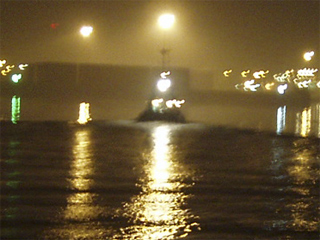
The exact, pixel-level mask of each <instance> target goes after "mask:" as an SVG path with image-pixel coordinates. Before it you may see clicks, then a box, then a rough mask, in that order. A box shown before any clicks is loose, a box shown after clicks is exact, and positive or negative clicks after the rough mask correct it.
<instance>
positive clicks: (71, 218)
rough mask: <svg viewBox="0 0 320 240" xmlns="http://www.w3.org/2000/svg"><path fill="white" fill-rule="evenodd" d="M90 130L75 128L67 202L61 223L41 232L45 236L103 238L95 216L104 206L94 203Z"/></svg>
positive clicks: (103, 211) (102, 229)
mask: <svg viewBox="0 0 320 240" xmlns="http://www.w3.org/2000/svg"><path fill="white" fill-rule="evenodd" d="M90 134H91V132H90V130H89V129H86V128H79V129H76V132H75V139H74V144H73V149H72V152H73V158H74V159H73V161H72V163H71V168H70V171H69V178H68V181H69V183H70V188H71V190H72V193H71V194H70V195H69V196H68V197H67V206H66V208H65V209H64V210H63V211H62V212H61V214H60V216H59V218H60V217H62V220H63V223H64V224H63V225H61V227H59V228H57V229H51V230H50V231H47V232H45V239H105V238H106V237H105V236H106V234H107V230H106V229H105V228H104V227H103V226H102V225H101V223H100V222H99V219H100V217H101V216H102V215H104V214H106V213H105V208H103V207H101V206H99V205H97V203H96V201H97V198H98V197H99V195H98V194H96V193H94V192H93V191H92V187H93V186H94V184H95V183H94V179H93V176H94V173H95V164H94V156H93V147H92V139H91V136H90Z"/></svg>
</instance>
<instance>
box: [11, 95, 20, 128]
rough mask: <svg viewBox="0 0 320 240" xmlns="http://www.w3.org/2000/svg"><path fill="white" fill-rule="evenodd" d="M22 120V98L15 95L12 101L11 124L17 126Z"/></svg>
mask: <svg viewBox="0 0 320 240" xmlns="http://www.w3.org/2000/svg"><path fill="white" fill-rule="evenodd" d="M19 120H20V97H17V96H16V95H14V96H13V97H12V100H11V122H12V123H13V124H17V123H18V121H19Z"/></svg>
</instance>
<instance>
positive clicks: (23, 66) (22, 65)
mask: <svg viewBox="0 0 320 240" xmlns="http://www.w3.org/2000/svg"><path fill="white" fill-rule="evenodd" d="M26 67H28V64H19V69H20V70H24V69H25V68H26Z"/></svg>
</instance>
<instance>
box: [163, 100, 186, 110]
mask: <svg viewBox="0 0 320 240" xmlns="http://www.w3.org/2000/svg"><path fill="white" fill-rule="evenodd" d="M184 103H185V100H184V99H183V100H177V99H173V100H168V101H166V105H167V107H168V108H173V106H175V107H176V108H181V105H182V104H184Z"/></svg>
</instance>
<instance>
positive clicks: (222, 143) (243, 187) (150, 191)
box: [0, 104, 320, 240]
mask: <svg viewBox="0 0 320 240" xmlns="http://www.w3.org/2000/svg"><path fill="white" fill-rule="evenodd" d="M225 109H229V110H230V109H232V108H225ZM249 109H250V110H249ZM294 109H295V108H294ZM297 109H298V110H299V111H298V112H296V111H295V110H293V109H292V108H291V107H288V106H287V107H285V106H280V107H279V108H277V109H276V111H275V112H274V108H272V111H271V112H273V115H270V114H268V113H270V111H267V110H265V112H264V114H261V113H260V114H259V116H260V117H258V119H260V120H259V121H258V122H259V125H258V126H256V125H254V126H253V123H252V122H250V120H248V119H250V118H244V117H243V118H242V119H241V118H240V117H239V116H241V111H240V112H239V114H238V115H237V114H236V115H233V116H234V118H233V119H234V120H231V119H229V122H228V124H226V125H225V126H222V125H220V127H217V125H214V124H203V123H187V124H169V123H161V122H150V123H136V122H134V121H115V122H108V121H93V123H92V124H91V125H86V126H74V125H70V124H69V123H67V122H54V121H52V122H50V121H47V122H19V123H18V124H16V125H14V124H12V123H9V122H1V152H2V153H1V162H0V164H1V165H0V167H1V239H154V240H155V239H237V240H238V239H319V222H320V219H319V210H320V206H319V187H320V186H319V176H320V167H319V163H320V158H319V156H320V149H319V146H320V145H319V144H320V142H319V118H318V115H317V114H319V105H318V104H315V105H312V106H310V108H308V107H302V108H300V107H297ZM250 111H253V109H252V108H247V111H246V113H247V114H248V115H250V114H251V113H250ZM231 112H232V111H231ZM231 112H230V113H228V112H226V114H227V113H228V114H230V115H232V114H231ZM261 112H263V111H262V110H261ZM237 116H238V117H237ZM263 116H265V117H263ZM267 116H269V118H268V117H267ZM283 116H285V117H283ZM217 117H219V115H217ZM220 118H221V115H220ZM237 120H238V121H237ZM262 120H264V121H262ZM219 121H220V120H219ZM225 123H227V122H225ZM256 123H257V122H255V124H256ZM240 125H242V127H241V126H240ZM250 126H251V127H250Z"/></svg>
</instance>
